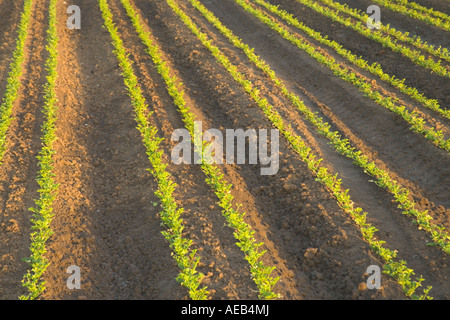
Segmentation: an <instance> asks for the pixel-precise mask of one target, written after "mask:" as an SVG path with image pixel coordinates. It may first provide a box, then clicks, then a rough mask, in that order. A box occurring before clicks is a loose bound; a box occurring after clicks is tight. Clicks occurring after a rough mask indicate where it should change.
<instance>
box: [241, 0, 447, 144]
mask: <svg viewBox="0 0 450 320" xmlns="http://www.w3.org/2000/svg"><path fill="white" fill-rule="evenodd" d="M236 1H237V3H239V4H240V5H241V6H242V7H243V8H244V9H245V10H246V11H248V12H249V13H251V14H252V15H254V16H255V17H257V18H258V19H260V20H261V21H262V22H263V23H265V24H267V25H268V26H269V27H270V28H272V29H273V30H275V31H276V32H278V33H279V34H280V35H281V36H282V37H283V38H285V39H286V40H288V41H290V42H291V43H293V44H294V45H296V46H297V47H298V48H299V49H301V50H303V51H305V52H306V53H307V54H308V55H310V56H311V57H312V58H314V59H315V60H316V61H318V62H319V63H320V64H322V65H324V66H326V67H328V68H329V69H330V70H331V71H332V72H333V73H334V74H335V75H336V76H338V77H339V78H341V79H343V80H345V81H347V82H349V83H351V84H352V85H354V86H355V87H357V89H358V90H359V91H361V92H362V93H363V94H364V95H365V96H366V97H368V98H370V99H371V100H373V101H374V102H376V103H377V104H379V105H381V106H383V107H385V108H386V109H388V110H390V111H392V112H394V113H396V114H398V115H399V116H401V117H402V118H403V119H404V120H405V121H406V122H407V123H408V124H409V126H410V129H411V130H412V131H414V132H417V133H420V134H422V135H423V136H424V137H425V138H427V139H428V140H430V141H432V142H433V143H434V144H435V145H436V146H438V147H439V148H441V149H444V150H446V151H447V152H450V140H446V139H445V137H444V134H443V133H442V131H440V130H436V129H435V128H434V127H431V126H426V123H425V120H424V119H423V118H421V117H419V116H418V115H417V112H416V111H413V112H410V111H408V110H406V107H405V106H402V105H398V104H397V103H396V102H397V101H396V100H398V99H393V98H391V97H387V96H385V95H383V94H382V93H380V92H378V91H377V90H375V89H374V88H373V84H372V82H371V81H369V80H368V79H366V78H364V77H362V76H360V75H357V74H356V73H355V72H353V71H352V70H351V69H350V68H349V67H348V66H346V65H345V64H343V63H339V62H337V61H336V60H335V59H334V58H333V57H330V56H327V55H324V54H323V53H322V52H320V50H318V49H317V48H315V47H314V46H313V45H312V44H309V43H308V42H307V41H306V40H303V39H302V38H299V37H297V36H295V35H294V34H292V33H290V32H289V31H288V30H287V29H286V28H284V27H283V26H282V25H281V24H280V23H277V22H276V21H274V20H272V19H271V18H270V17H269V16H268V15H267V14H265V13H264V12H262V11H261V10H258V9H255V8H254V7H253V6H251V5H249V4H248V3H247V2H246V1H242V0H236Z"/></svg>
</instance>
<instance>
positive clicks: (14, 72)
mask: <svg viewBox="0 0 450 320" xmlns="http://www.w3.org/2000/svg"><path fill="white" fill-rule="evenodd" d="M32 4H33V0H25V1H24V3H23V11H22V15H21V19H20V23H19V29H18V32H17V39H16V48H15V50H14V53H13V59H12V62H11V64H10V66H9V73H8V79H7V80H6V92H5V96H4V97H3V100H2V104H1V106H0V164H1V163H2V160H3V156H4V155H5V152H6V149H7V145H6V135H7V131H8V128H9V125H10V124H11V121H12V120H13V118H12V117H11V116H12V109H13V104H14V101H16V99H17V96H18V92H19V88H20V81H21V76H22V74H23V63H24V60H25V41H26V39H27V37H28V33H29V24H30V17H31V12H32Z"/></svg>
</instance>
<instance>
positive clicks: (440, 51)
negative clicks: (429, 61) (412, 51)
mask: <svg viewBox="0 0 450 320" xmlns="http://www.w3.org/2000/svg"><path fill="white" fill-rule="evenodd" d="M320 1H321V2H322V3H325V4H326V5H327V6H329V7H331V8H334V9H337V10H338V11H339V12H342V13H344V14H348V15H350V16H352V17H354V18H356V19H358V20H359V21H361V22H362V23H364V24H365V23H366V22H367V19H368V18H369V16H368V15H367V13H366V12H364V11H361V10H358V9H353V8H350V7H349V6H348V5H347V4H346V3H339V2H336V1H333V0H320ZM382 20H383V19H382ZM380 28H381V29H380V31H381V32H383V33H385V34H387V35H390V36H393V37H394V38H396V39H397V41H398V40H399V41H403V42H405V43H408V44H410V45H412V46H415V47H416V48H418V49H421V50H423V51H425V52H426V53H428V54H431V55H433V56H435V57H437V58H440V59H443V60H446V61H450V53H449V51H448V49H447V48H442V46H439V47H438V48H435V46H433V45H430V44H428V43H427V42H426V41H422V40H421V39H420V37H419V36H414V37H412V36H410V34H409V32H407V31H406V32H402V31H400V30H396V29H395V28H393V27H391V26H390V24H389V23H387V24H384V23H383V22H382V21H380Z"/></svg>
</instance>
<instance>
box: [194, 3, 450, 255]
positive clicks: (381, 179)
mask: <svg viewBox="0 0 450 320" xmlns="http://www.w3.org/2000/svg"><path fill="white" fill-rule="evenodd" d="M189 1H190V2H191V4H192V5H193V6H194V7H195V8H196V9H197V10H199V11H200V12H201V13H202V14H203V16H205V18H206V19H207V20H208V21H209V22H210V23H211V24H213V25H214V26H215V27H216V28H217V29H218V30H219V31H220V32H221V33H222V34H223V35H224V36H225V37H226V38H227V39H228V40H229V41H230V43H232V44H233V45H234V46H236V47H237V48H239V49H241V50H242V51H243V52H244V53H245V54H246V55H247V57H248V59H249V60H250V61H251V62H252V63H254V64H255V65H256V66H257V67H258V68H259V69H260V70H262V71H263V72H264V73H265V74H266V75H267V76H268V77H269V78H270V79H271V80H272V81H273V83H274V84H275V85H276V86H277V87H278V88H279V89H280V91H281V92H282V93H283V94H284V96H285V97H286V98H288V99H289V100H290V101H291V103H292V105H293V106H294V107H296V108H297V109H298V110H299V111H300V112H301V113H302V114H303V115H304V116H305V118H306V119H307V120H308V121H309V122H310V123H311V124H313V125H314V126H315V128H316V129H317V131H318V132H319V133H320V134H321V135H323V136H324V137H326V138H327V139H328V140H329V141H330V143H331V144H332V145H333V147H334V148H335V149H336V151H337V152H339V153H340V154H342V155H344V156H346V157H348V158H350V159H352V160H353V161H354V163H355V164H357V165H358V166H360V167H361V168H362V169H363V170H364V171H365V172H366V173H368V174H369V175H371V176H373V177H376V181H375V183H376V184H377V185H378V186H380V187H382V188H386V189H387V190H388V191H389V192H391V193H392V194H393V196H394V198H395V199H396V201H397V202H398V203H399V206H400V207H401V208H402V209H403V210H404V214H407V215H409V216H412V217H414V218H415V219H416V220H415V221H416V223H417V224H418V226H419V228H420V229H423V230H426V231H427V232H429V233H430V234H431V236H432V239H433V241H434V242H435V244H437V245H439V246H440V247H441V248H442V249H443V250H444V251H446V252H447V253H450V244H449V240H450V237H449V235H448V234H447V233H446V232H445V231H444V228H443V227H441V226H437V225H433V224H431V223H430V220H431V219H432V218H431V216H430V215H428V213H427V212H426V211H423V212H420V211H418V210H416V209H415V208H414V207H415V203H414V201H411V200H409V199H408V195H409V190H408V189H406V188H404V187H403V186H402V185H401V184H399V183H398V182H396V181H395V180H393V179H392V178H391V177H390V176H389V174H388V173H387V172H386V171H385V170H383V169H381V168H379V167H378V166H377V165H376V164H375V163H374V162H370V161H369V158H368V157H367V156H366V155H364V154H363V153H362V152H361V151H360V150H356V149H355V148H353V147H351V146H350V143H349V141H348V140H347V139H342V138H341V136H340V134H339V133H338V132H336V131H331V130H330V126H329V124H328V123H326V122H324V121H323V119H322V118H320V117H319V116H317V115H316V114H315V113H313V112H312V111H310V110H309V109H308V108H307V107H306V106H305V104H304V102H303V101H301V99H300V98H299V97H298V96H297V95H295V94H294V93H292V92H290V91H289V90H288V89H287V88H286V86H285V85H284V83H283V82H282V81H281V80H280V79H279V77H277V75H276V74H275V72H274V71H273V70H272V69H271V68H270V66H269V65H267V64H266V63H265V62H264V61H263V60H262V59H261V58H260V57H259V56H257V55H256V54H255V52H254V49H252V48H250V47H249V46H248V45H247V44H245V43H243V42H242V41H241V40H240V39H239V38H238V37H236V36H235V35H234V34H233V33H232V31H231V30H229V29H228V28H227V27H226V26H224V25H223V24H222V23H221V22H220V21H219V20H218V19H217V18H216V17H215V16H214V14H213V13H212V12H211V11H209V10H207V9H206V8H205V7H204V6H203V5H202V4H201V3H200V2H199V1H197V0H189ZM256 1H257V2H260V1H259V0H256Z"/></svg>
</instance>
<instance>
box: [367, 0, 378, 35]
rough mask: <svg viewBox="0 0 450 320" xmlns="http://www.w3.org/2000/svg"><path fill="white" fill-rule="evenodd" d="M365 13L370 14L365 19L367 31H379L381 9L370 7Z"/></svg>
mask: <svg viewBox="0 0 450 320" xmlns="http://www.w3.org/2000/svg"><path fill="white" fill-rule="evenodd" d="M367 13H369V14H372V15H371V16H369V17H368V18H367V28H369V29H371V30H372V29H377V30H379V29H381V9H380V7H379V6H377V5H374V4H373V5H370V6H369V7H368V8H367Z"/></svg>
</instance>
